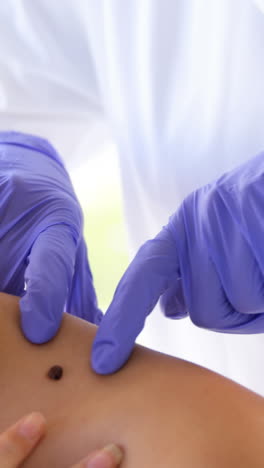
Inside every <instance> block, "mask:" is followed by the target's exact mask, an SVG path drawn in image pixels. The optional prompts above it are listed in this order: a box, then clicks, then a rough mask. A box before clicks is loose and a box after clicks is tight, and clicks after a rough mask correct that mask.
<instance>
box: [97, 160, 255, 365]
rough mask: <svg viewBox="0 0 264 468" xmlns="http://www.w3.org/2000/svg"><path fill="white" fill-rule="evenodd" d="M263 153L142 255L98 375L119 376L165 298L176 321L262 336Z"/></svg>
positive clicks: (116, 305)
mask: <svg viewBox="0 0 264 468" xmlns="http://www.w3.org/2000/svg"><path fill="white" fill-rule="evenodd" d="M263 207H264V153H262V154H259V155H258V156H256V157H255V158H253V159H251V160H250V161H249V162H247V163H246V164H244V165H242V166H240V167H239V168H238V169H236V170H234V171H232V172H230V173H227V174H225V175H223V176H222V177H221V178H220V179H219V180H217V181H215V182H213V183H211V184H208V185H206V186H205V187H202V188H200V189H199V190H197V191H195V192H193V193H192V194H191V195H189V196H188V197H187V198H186V199H185V200H184V202H183V203H182V205H181V206H180V208H179V210H178V211H177V212H176V213H175V214H173V215H172V216H171V218H170V220H169V223H168V225H167V226H165V227H164V228H163V229H162V231H161V232H160V233H159V234H158V235H157V237H156V238H155V239H153V240H150V241H148V242H146V243H145V244H144V245H143V246H142V247H141V248H140V250H139V251H138V253H137V255H136V257H135V258H134V260H133V261H132V263H131V264H130V266H129V267H128V269H127V271H126V272H125V274H124V276H123V278H122V279H121V281H120V283H119V284H118V287H117V289H116V292H115V295H114V298H113V301H112V303H111V305H110V307H109V309H108V310H107V312H106V314H105V316H104V317H103V319H102V322H101V324H100V326H99V329H98V331H97V335H96V338H95V340H94V343H93V349H92V367H93V369H94V370H95V371H96V372H98V373H100V374H108V373H111V372H114V371H116V370H118V369H119V368H120V367H121V366H122V365H123V364H124V363H125V361H126V360H127V359H128V357H129V355H130V353H131V351H132V349H133V346H134V342H135V339H136V337H137V336H138V334H139V333H140V331H141V330H142V329H143V327H144V324H145V319H146V317H147V315H148V314H149V313H150V312H151V311H152V309H153V308H154V306H155V304H156V303H157V301H158V299H159V297H160V296H162V297H161V305H162V308H163V310H164V313H165V315H166V316H167V317H170V318H176V319H177V318H182V317H186V316H189V317H190V318H191V320H192V321H193V323H194V324H195V325H197V326H199V327H202V328H207V329H211V330H214V331H219V332H225V333H263V332H264V313H263V312H264V287H263V283H264V277H263V276H264V251H263V239H264V214H263V213H264V208H263Z"/></svg>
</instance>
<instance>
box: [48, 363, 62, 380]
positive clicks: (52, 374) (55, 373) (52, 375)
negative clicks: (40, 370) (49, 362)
mask: <svg viewBox="0 0 264 468" xmlns="http://www.w3.org/2000/svg"><path fill="white" fill-rule="evenodd" d="M62 374H63V369H62V367H61V366H52V367H51V368H50V370H49V372H48V374H47V376H48V377H49V379H51V380H60V379H61V378H62Z"/></svg>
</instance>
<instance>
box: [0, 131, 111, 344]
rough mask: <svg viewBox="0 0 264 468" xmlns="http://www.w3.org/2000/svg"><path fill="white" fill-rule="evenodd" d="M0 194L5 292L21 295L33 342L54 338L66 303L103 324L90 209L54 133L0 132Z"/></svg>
mask: <svg viewBox="0 0 264 468" xmlns="http://www.w3.org/2000/svg"><path fill="white" fill-rule="evenodd" d="M0 196H1V198H0V219H1V223H0V258H1V269H0V291H4V292H7V293H10V294H16V295H18V296H21V300H20V309H21V324H22V329H23V331H24V334H25V336H26V337H27V338H28V339H29V340H30V341H32V342H33V343H43V342H46V341H48V340H50V339H51V338H52V337H53V336H54V335H55V334H56V332H57V331H58V329H59V327H60V323H61V319H62V314H63V310H64V308H65V307H66V309H67V311H69V312H70V313H71V314H73V315H77V316H79V317H82V318H84V319H85V320H89V321H90V322H94V323H97V324H98V323H99V322H100V320H101V317H102V313H101V311H100V310H99V309H98V307H97V301H96V295H95V290H94V287H93V280H92V274H91V271H90V267H89V263H88V259H87V252H86V246H85V242H84V239H83V236H82V228H83V218H82V211H81V208H80V205H79V203H78V200H77V198H76V195H75V193H74V190H73V187H72V184H71V181H70V179H69V176H68V174H67V171H66V169H65V168H64V166H63V163H62V161H61V159H60V157H59V155H58V154H57V153H56V151H55V149H54V148H53V147H52V146H51V145H50V144H49V143H48V142H47V141H46V140H43V139H42V138H39V137H35V136H32V135H25V134H21V133H16V132H0ZM25 284H26V292H25V291H24V285H25Z"/></svg>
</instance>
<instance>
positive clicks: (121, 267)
mask: <svg viewBox="0 0 264 468" xmlns="http://www.w3.org/2000/svg"><path fill="white" fill-rule="evenodd" d="M71 178H72V181H73V185H74V188H75V191H76V193H77V196H78V198H79V200H80V203H81V206H82V208H83V212H84V235H85V239H86V242H87V246H88V256H89V262H90V265H91V269H92V273H93V278H94V284H95V289H96V293H97V298H98V304H99V307H100V308H101V309H102V310H103V311H105V310H106V309H107V307H108V305H109V303H110V302H111V299H112V297H113V294H114V291H115V288H116V286H117V284H118V281H119V280H120V278H121V276H122V274H123V272H124V271H125V269H126V267H127V266H128V262H129V255H128V245H127V236H126V227H125V222H124V215H123V206H122V192H121V183H120V174H119V167H118V159H117V155H116V152H115V150H114V148H112V147H109V148H106V149H105V150H104V151H102V152H101V153H100V154H99V155H97V157H96V158H93V159H92V160H90V161H88V162H87V163H86V164H85V165H84V166H81V167H79V168H78V169H77V170H75V171H74V172H73V173H71Z"/></svg>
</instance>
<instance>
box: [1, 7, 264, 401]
mask: <svg viewBox="0 0 264 468" xmlns="http://www.w3.org/2000/svg"><path fill="white" fill-rule="evenodd" d="M62 10H63V11H62ZM0 26H1V28H0V30H1V32H0V43H1V50H0V112H1V114H0V115H1V126H2V128H10V127H11V126H12V127H14V128H18V129H19V130H25V131H30V132H32V133H34V132H35V133H40V134H42V135H43V136H46V137H48V138H50V139H51V140H52V141H53V142H54V143H55V144H56V145H57V147H58V149H59V150H60V151H61V152H62V153H63V154H64V157H66V158H68V165H69V166H71V165H74V164H77V163H79V162H80V161H74V160H73V159H71V160H70V154H71V153H73V154H74V151H75V150H76V148H77V147H78V145H79V144H80V141H83V140H85V144H86V145H87V149H88V151H90V152H92V151H93V148H94V147H95V146H96V145H98V144H100V142H101V141H102V140H103V138H105V139H107V138H109V135H112V136H113V138H114V140H115V142H116V144H117V147H118V152H119V160H120V167H121V173H122V183H123V195H124V207H125V212H126V220H127V226H128V232H129V239H130V246H131V252H135V251H136V249H137V248H138V247H139V246H140V244H141V243H142V242H144V241H145V240H146V239H148V238H149V237H151V236H154V235H155V234H156V233H157V232H158V231H159V230H160V228H161V226H162V225H163V224H165V223H166V222H167V218H168V216H169V215H170V214H171V213H172V212H173V211H175V210H176V209H177V207H178V206H179V204H180V202H181V201H182V199H183V198H184V196H186V195H187V194H188V193H189V192H191V191H192V190H193V189H195V188H197V187H199V186H201V185H203V184H205V183H207V182H209V181H210V180H211V179H214V178H215V177H217V176H218V175H220V174H221V173H222V172H224V171H227V170H229V169H231V168H232V167H234V166H235V165H237V164H239V163H240V162H243V161H244V160H246V159H248V158H249V157H250V156H251V155H254V154H255V153H257V152H259V151H261V150H263V149H264V65H263V54H264V13H263V1H262V0H255V1H253V0H163V1H160V0H105V1H103V0H85V1H84V0H74V1H73V0H65V1H64V2H63V6H62V3H61V2H54V1H52V0H30V1H28V2H27V3H24V2H22V1H19V0H14V1H12V0H7V1H5V2H2V3H1V5H0ZM76 154H79V153H78V151H77V152H76ZM197 274H199V272H197ZM212 313H213V311H212ZM139 342H141V343H144V344H146V345H149V346H151V347H153V348H156V349H159V350H161V351H164V352H168V353H171V354H173V355H177V356H180V357H183V358H186V359H190V360H192V361H194V362H197V363H199V364H202V365H205V366H207V367H209V368H211V369H214V370H216V371H218V372H220V373H222V374H224V375H226V376H229V377H231V378H233V379H234V380H236V381H238V382H240V383H242V384H244V385H246V386H248V387H249V388H251V389H253V390H255V391H257V392H259V393H261V394H262V395H264V378H263V376H262V369H263V364H264V357H263V355H264V337H263V334H260V335H255V336H237V335H235V336H231V335H225V334H217V333H213V332H209V331H206V330H200V329H198V328H197V327H195V326H194V325H193V324H192V323H191V322H190V321H189V319H186V320H183V321H172V320H169V319H165V318H164V317H163V316H162V315H161V313H160V311H159V310H158V308H157V309H156V311H155V312H154V313H153V314H152V315H151V316H150V317H149V318H148V320H147V323H146V327H145V330H144V331H143V332H142V334H141V336H140V337H139Z"/></svg>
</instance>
